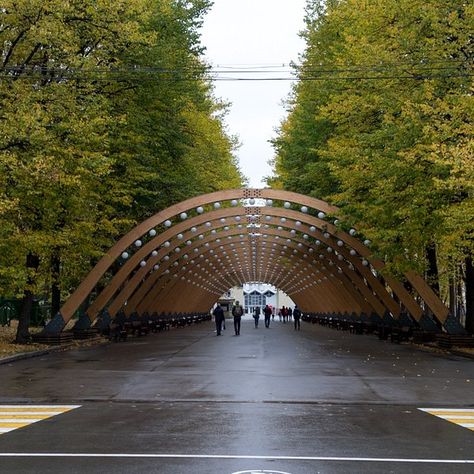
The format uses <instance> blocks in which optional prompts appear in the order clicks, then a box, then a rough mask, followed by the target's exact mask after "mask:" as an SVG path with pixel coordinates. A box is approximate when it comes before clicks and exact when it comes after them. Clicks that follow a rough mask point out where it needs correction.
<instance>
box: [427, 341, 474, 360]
mask: <svg viewBox="0 0 474 474" xmlns="http://www.w3.org/2000/svg"><path fill="white" fill-rule="evenodd" d="M418 347H424V348H427V349H436V350H438V351H441V352H444V353H445V354H452V355H456V356H459V357H466V358H468V359H474V354H471V353H470V352H464V351H462V350H459V349H447V348H445V347H439V346H437V345H436V344H420V345H418Z"/></svg>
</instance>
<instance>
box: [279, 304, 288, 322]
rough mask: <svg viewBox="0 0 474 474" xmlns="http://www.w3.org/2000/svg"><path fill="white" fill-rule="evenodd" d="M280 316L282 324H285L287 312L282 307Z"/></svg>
mask: <svg viewBox="0 0 474 474" xmlns="http://www.w3.org/2000/svg"><path fill="white" fill-rule="evenodd" d="M281 315H282V316H283V323H284V324H285V323H286V319H287V318H288V310H287V309H286V308H285V307H284V306H282V307H281Z"/></svg>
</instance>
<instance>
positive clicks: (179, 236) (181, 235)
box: [176, 234, 184, 240]
mask: <svg viewBox="0 0 474 474" xmlns="http://www.w3.org/2000/svg"><path fill="white" fill-rule="evenodd" d="M183 237H184V236H183V234H178V235H177V236H176V238H177V239H178V240H182V239H183Z"/></svg>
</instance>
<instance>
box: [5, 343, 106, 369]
mask: <svg viewBox="0 0 474 474" xmlns="http://www.w3.org/2000/svg"><path fill="white" fill-rule="evenodd" d="M84 341H87V339H84ZM89 342H90V340H89ZM97 342H98V343H97V345H100V344H109V342H110V341H107V340H106V341H97ZM88 347H89V346H88ZM80 348H81V346H80V345H77V344H74V343H73V342H70V343H68V344H63V345H58V346H52V347H49V348H48V349H41V350H38V351H30V352H20V353H18V354H14V355H11V356H6V357H3V358H0V365H5V364H9V363H11V362H16V361H17V360H24V359H32V358H33V357H41V356H43V355H47V354H51V353H55V352H61V351H67V350H69V349H80Z"/></svg>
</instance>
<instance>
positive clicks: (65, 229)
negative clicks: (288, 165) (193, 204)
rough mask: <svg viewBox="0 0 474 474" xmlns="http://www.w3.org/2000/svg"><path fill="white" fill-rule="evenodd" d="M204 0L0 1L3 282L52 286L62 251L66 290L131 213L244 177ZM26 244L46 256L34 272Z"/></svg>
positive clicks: (40, 289) (130, 220) (17, 288)
mask: <svg viewBox="0 0 474 474" xmlns="http://www.w3.org/2000/svg"><path fill="white" fill-rule="evenodd" d="M208 7H209V2H208V1H207V0H195V1H182V0H132V1H129V0H128V1H122V0H116V1H109V0H100V1H97V0H80V1H79V0H69V1H66V2H64V1H59V0H41V1H37V0H34V1H32V0H20V1H17V0H16V1H10V0H6V1H5V2H3V3H2V6H1V7H0V294H8V295H20V294H23V292H24V291H25V290H26V289H27V281H28V280H30V286H31V285H33V287H31V288H28V289H31V290H32V291H34V292H35V293H41V294H47V293H48V291H49V290H48V288H49V286H50V284H51V269H50V260H51V255H52V254H54V253H59V255H60V258H61V275H60V286H61V288H62V290H63V293H64V296H67V293H68V292H70V291H71V290H72V289H74V287H75V286H77V284H78V283H79V282H80V281H81V280H82V279H83V278H84V276H85V274H86V273H87V272H88V270H89V269H90V267H91V263H93V262H94V261H96V260H97V259H98V258H100V257H101V256H102V255H103V253H104V251H105V250H107V249H108V248H109V247H110V246H111V245H112V244H113V242H114V240H115V239H116V238H117V236H119V235H121V234H123V233H124V232H125V231H127V230H129V229H130V228H131V227H132V226H133V225H134V224H135V223H136V222H137V221H140V220H142V219H144V218H146V217H149V216H150V215H152V214H154V213H156V212H157V211H159V210H160V209H162V208H163V207H165V206H168V205H170V204H172V203H175V202H178V201H181V200H183V199H186V198H188V197H190V196H193V195H196V194H200V193H203V192H208V191H213V190H216V189H223V188H227V187H240V186H241V184H242V177H241V174H240V172H239V170H238V167H237V165H236V162H235V157H234V154H233V153H234V148H235V143H234V140H233V139H232V138H230V137H228V136H227V134H226V132H225V130H224V128H223V125H222V122H221V120H220V118H219V117H220V114H221V113H223V111H224V109H223V107H222V106H221V105H220V104H219V103H217V101H216V100H215V99H214V98H213V96H212V89H211V86H210V84H209V81H208V79H207V77H206V67H205V65H204V64H203V62H202V61H201V59H200V54H201V52H202V47H201V45H200V42H199V27H200V25H201V22H202V18H203V14H204V13H205V12H206V10H207V9H208ZM146 68H151V69H152V70H153V71H158V72H153V73H150V72H147V71H146ZM136 71H138V72H136ZM140 71H141V72H140ZM28 253H32V254H35V255H38V256H39V257H40V266H39V268H38V270H37V271H33V270H31V269H29V270H27V269H26V268H25V259H26V255H27V254H28ZM32 272H34V274H32ZM28 276H30V278H28Z"/></svg>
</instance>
